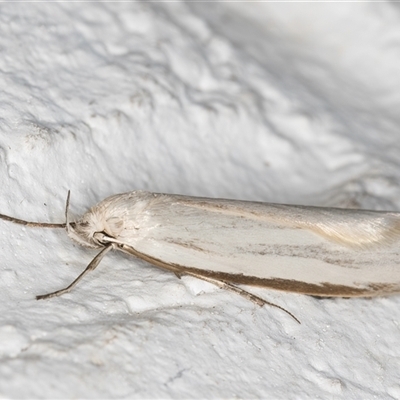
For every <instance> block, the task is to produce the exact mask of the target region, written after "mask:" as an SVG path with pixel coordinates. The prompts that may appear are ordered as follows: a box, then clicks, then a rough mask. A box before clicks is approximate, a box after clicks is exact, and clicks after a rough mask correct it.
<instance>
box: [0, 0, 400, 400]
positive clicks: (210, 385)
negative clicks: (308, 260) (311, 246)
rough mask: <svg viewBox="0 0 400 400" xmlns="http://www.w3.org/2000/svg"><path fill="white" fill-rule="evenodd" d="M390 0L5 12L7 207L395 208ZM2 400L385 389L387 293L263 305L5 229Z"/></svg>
mask: <svg viewBox="0 0 400 400" xmlns="http://www.w3.org/2000/svg"><path fill="white" fill-rule="evenodd" d="M399 50H400V7H399V5H398V4H397V3H392V4H389V3H329V4H327V3H320V4H316V3H297V4H295V3H269V4H267V3H250V2H248V3H246V2H242V3H223V4H222V3H220V4H218V3H190V4H189V3H186V4H185V3H179V2H178V3H70V4H68V3H53V4H50V3H36V4H35V3H19V4H18V3H2V4H0V88H1V90H0V185H1V189H2V190H1V196H0V212H2V213H7V214H11V215H14V216H16V217H20V218H27V219H32V220H40V221H53V222H56V221H60V222H63V218H64V216H63V214H64V210H63V209H64V202H65V197H66V193H67V190H68V189H71V191H72V199H71V201H72V212H73V213H74V214H75V215H78V214H80V213H82V212H83V211H84V210H85V209H86V208H88V207H89V206H91V205H93V204H94V203H95V202H97V201H99V200H101V199H102V198H104V197H106V196H108V195H110V194H114V193H118V192H124V191H129V190H133V189H147V190H152V191H159V192H170V193H183V194H190V195H201V196H215V197H217V196H218V197H230V198H242V199H250V200H264V201H275V202H286V203H302V204H317V205H342V206H350V207H362V208H375V209H391V210H400V197H399V194H400V161H399V160H400V158H399V148H400V140H399V138H400V134H399V125H400V124H399V122H400V116H399V115H400V114H399V109H400V107H399V106H400V74H399V72H398V71H399V69H398V66H399V65H400V51H399ZM0 237H1V241H0V246H1V261H0V397H4V398H28V397H37V398H55V397H57V398H124V397H129V398H144V397H146V398H216V397H220V398H221V397H223V398H228V397H232V398H233V397H241V398H254V397H258V398H260V397H264V398H281V399H287V398H313V399H315V398H340V399H359V398H364V399H369V398H376V397H377V398H399V397H400V385H399V382H400V372H399V368H398V365H399V360H400V350H399V346H398V344H399V334H400V328H399V326H400V325H399V324H400V314H399V305H400V297H391V298H382V299H373V300H363V299H360V300H346V299H337V300H329V299H325V300H317V299H314V298H311V297H306V296H300V295H292V294H285V293H280V292H273V291H268V290H262V289H251V290H252V291H253V292H254V293H258V294H260V295H261V296H263V297H264V298H266V299H268V300H270V301H273V302H276V303H278V304H280V305H282V306H284V307H286V308H287V309H289V310H290V311H291V312H293V313H294V314H295V315H296V316H297V317H298V318H299V319H300V320H301V321H302V324H301V325H298V324H296V322H294V321H293V320H292V319H291V318H289V317H288V316H287V315H285V314H284V313H282V312H281V311H279V310H277V309H273V308H268V307H266V308H262V309H261V308H258V307H256V306H254V305H253V304H252V303H249V302H247V301H246V300H244V299H242V298H241V297H239V296H235V295H233V294H231V293H227V292H224V291H221V290H219V289H217V288H214V287H213V286H210V285H208V284H205V283H202V282H198V281H196V280H194V279H189V278H187V279H182V280H178V279H177V278H176V277H175V276H174V275H172V274H169V273H167V272H164V271H160V270H159V269H157V268H154V267H151V266H149V265H148V264H146V263H145V262H142V261H139V260H135V259H133V258H129V257H127V256H123V255H119V254H114V255H111V256H108V257H107V258H106V259H105V260H104V261H103V262H102V264H101V265H100V267H98V269H97V270H96V271H95V272H93V273H92V275H91V276H89V277H88V278H87V279H86V280H85V281H84V282H82V283H81V284H80V285H79V286H78V287H77V288H76V289H75V290H74V291H73V292H72V293H70V294H68V295H65V296H63V297H60V298H56V299H51V300H48V301H41V302H38V301H36V300H35V299H34V296H35V295H36V294H41V293H45V292H48V291H51V290H54V289H57V288H60V287H63V285H66V284H67V283H69V282H70V281H71V280H72V279H73V278H74V277H75V276H77V274H79V272H80V271H81V270H82V269H83V268H84V267H85V266H86V265H87V263H88V262H89V261H90V260H91V258H92V257H93V256H94V254H93V252H92V251H89V250H85V249H81V248H80V247H79V246H77V245H76V244H73V243H71V242H70V241H69V240H68V239H67V238H66V237H65V234H64V232H62V231H52V230H43V229H24V228H22V227H20V226H15V225H12V224H10V223H6V222H0Z"/></svg>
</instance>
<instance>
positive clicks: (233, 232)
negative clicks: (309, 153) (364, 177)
mask: <svg viewBox="0 0 400 400" xmlns="http://www.w3.org/2000/svg"><path fill="white" fill-rule="evenodd" d="M399 220H400V216H399V214H398V213H389V212H378V211H362V210H346V209H335V208H319V207H304V206H290V205H280V204H268V203H256V202H245V201H234V200H223V199H207V198H193V197H186V196H174V195H157V196H156V197H155V198H154V200H153V201H150V203H149V204H148V205H147V206H146V208H145V210H144V211H143V212H142V214H141V216H140V217H139V220H138V221H137V224H138V225H137V228H136V232H135V234H136V236H135V237H134V236H133V235H127V238H125V239H124V243H125V244H126V248H132V249H134V250H135V252H137V253H139V254H142V255H143V257H142V258H145V257H147V260H148V261H150V262H152V261H151V260H153V263H154V264H157V263H158V264H157V265H159V266H163V265H164V267H165V268H168V267H169V269H171V268H175V269H176V268H178V269H179V270H180V271H185V270H186V271H193V272H195V273H198V274H202V275H204V276H209V277H213V278H217V279H221V280H227V281H230V282H233V283H242V284H251V285H259V286H265V287H270V288H274V289H280V290H286V291H293V292H299V293H305V294H312V295H316V296H345V297H350V296H374V295H380V294H387V293H394V292H398V291H400V268H399V266H398V248H399V246H398V244H399V236H400V229H399V226H400V222H399Z"/></svg>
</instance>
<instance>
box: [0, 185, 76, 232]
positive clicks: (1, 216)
mask: <svg viewBox="0 0 400 400" xmlns="http://www.w3.org/2000/svg"><path fill="white" fill-rule="evenodd" d="M68 193H69V192H68ZM0 219H2V220H4V221H10V222H12V223H14V224H19V225H25V226H29V227H30V228H65V227H66V224H53V223H48V222H33V221H25V220H24V219H19V218H15V217H10V216H8V215H5V214H0Z"/></svg>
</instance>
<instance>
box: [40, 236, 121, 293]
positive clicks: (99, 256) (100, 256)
mask: <svg viewBox="0 0 400 400" xmlns="http://www.w3.org/2000/svg"><path fill="white" fill-rule="evenodd" d="M114 246H115V245H114V244H113V243H110V244H109V245H107V246H106V247H104V249H103V250H101V251H100V253H99V254H97V256H96V257H95V258H93V260H92V261H91V262H90V263H89V265H88V266H87V267H86V269H85V270H84V271H83V272H82V273H81V274H80V275H79V276H78V277H77V278H76V279H75V280H74V281H73V282H72V283H71V284H70V285H68V286H67V287H66V288H64V289H61V290H57V291H56V292H52V293H47V294H42V295H39V296H36V300H43V299H50V298H52V297H57V296H61V295H62V294H65V293H68V292H70V291H71V290H72V288H73V287H75V286H76V284H77V283H78V282H79V281H80V280H81V279H82V278H83V277H84V276H85V275H86V274H88V273H89V272H90V271H93V270H94V269H95V268H96V267H97V266H98V265H99V264H100V261H101V260H102V259H103V257H104V256H105V255H106V254H107V253H108V252H109V251H110V250H111V249H112V248H113V247H114Z"/></svg>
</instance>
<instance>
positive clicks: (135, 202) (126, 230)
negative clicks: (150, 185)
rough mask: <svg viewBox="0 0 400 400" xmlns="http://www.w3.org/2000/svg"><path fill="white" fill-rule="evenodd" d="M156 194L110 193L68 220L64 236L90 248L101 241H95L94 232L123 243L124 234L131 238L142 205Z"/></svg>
mask: <svg viewBox="0 0 400 400" xmlns="http://www.w3.org/2000/svg"><path fill="white" fill-rule="evenodd" d="M156 198H157V195H156V194H153V193H149V192H144V191H140V190H137V191H134V192H129V193H122V194H117V195H114V196H110V197H108V198H106V199H105V200H103V201H101V202H100V203H98V204H96V205H95V206H93V207H92V208H91V209H90V210H89V211H87V212H86V213H85V214H83V216H82V217H81V218H80V219H79V220H78V221H76V222H75V223H74V224H69V227H68V230H67V232H68V236H69V237H70V238H71V239H73V240H74V241H76V242H77V243H79V244H80V245H82V246H85V247H91V248H100V247H103V246H104V245H105V243H102V242H99V241H98V239H97V237H99V235H96V234H98V233H102V234H104V235H105V236H106V237H109V238H113V239H116V241H117V243H118V242H121V243H123V242H124V237H125V236H126V235H127V234H128V236H129V238H130V240H134V237H132V236H134V233H135V232H136V231H138V230H139V228H140V225H141V220H143V218H145V217H146V213H145V210H146V208H147V207H148V205H149V204H150V203H151V202H152V201H154V200H155V199H156Z"/></svg>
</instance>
